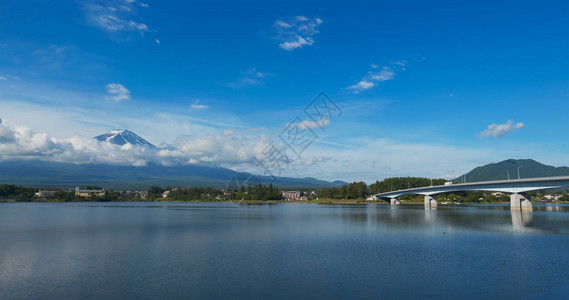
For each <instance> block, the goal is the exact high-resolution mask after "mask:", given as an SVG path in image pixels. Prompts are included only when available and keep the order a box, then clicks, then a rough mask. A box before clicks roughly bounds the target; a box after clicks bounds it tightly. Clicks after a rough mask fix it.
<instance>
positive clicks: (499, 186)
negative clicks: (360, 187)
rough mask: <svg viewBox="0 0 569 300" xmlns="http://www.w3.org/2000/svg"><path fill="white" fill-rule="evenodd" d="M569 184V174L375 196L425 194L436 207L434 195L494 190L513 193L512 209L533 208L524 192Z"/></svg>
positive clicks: (427, 201)
mask: <svg viewBox="0 0 569 300" xmlns="http://www.w3.org/2000/svg"><path fill="white" fill-rule="evenodd" d="M568 186H569V176H562V177H542V178H527V179H516V180H498V181H484V182H473V183H461V184H448V185H437V186H425V187H419V188H412V189H407V190H398V191H392V192H387V193H380V194H377V195H374V198H376V199H377V198H382V199H390V200H391V204H399V197H401V196H403V195H408V194H420V195H425V207H436V206H437V201H436V199H435V197H433V195H436V194H440V193H448V192H458V191H493V192H505V193H512V195H510V208H511V209H512V210H524V211H525V210H532V206H531V202H530V200H529V199H530V197H528V196H526V195H525V194H524V193H525V192H529V191H537V190H545V189H556V188H562V187H568Z"/></svg>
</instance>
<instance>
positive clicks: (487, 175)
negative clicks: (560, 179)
mask: <svg viewBox="0 0 569 300" xmlns="http://www.w3.org/2000/svg"><path fill="white" fill-rule="evenodd" d="M518 168H519V170H520V178H534V177H552V176H569V167H553V166H548V165H544V164H542V163H539V162H537V161H535V160H533V159H508V160H504V161H501V162H499V163H492V164H487V165H484V166H481V167H477V168H475V169H474V170H472V171H470V172H468V173H466V181H467V182H477V181H490V180H505V179H508V172H509V174H510V179H517V178H518ZM463 176H464V175H463ZM463 176H460V177H458V178H456V179H454V180H453V181H455V182H462V180H463Z"/></svg>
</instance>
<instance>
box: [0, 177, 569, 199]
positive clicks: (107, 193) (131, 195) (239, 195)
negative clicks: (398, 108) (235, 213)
mask: <svg viewBox="0 0 569 300" xmlns="http://www.w3.org/2000/svg"><path fill="white" fill-rule="evenodd" d="M445 182H446V180H445V179H428V178H421V177H393V178H386V179H384V180H382V181H376V182H375V183H372V184H370V185H367V184H366V183H365V182H353V183H349V184H346V185H343V186H341V187H327V188H319V189H312V188H307V187H304V188H297V189H292V190H291V189H283V188H279V187H277V186H274V185H273V184H268V185H263V184H260V183H259V184H256V185H247V186H243V185H242V186H240V187H239V188H234V189H216V188H212V187H188V188H181V187H178V188H173V187H164V188H162V187H158V186H151V187H150V188H149V189H148V190H145V191H115V190H105V189H104V188H103V187H100V186H84V187H81V188H75V189H64V188H56V187H47V188H38V187H24V186H17V185H13V184H0V201H2V202H132V201H204V202H206V201H207V202H216V201H249V202H256V201H270V202H277V201H308V202H316V203H364V202H365V203H369V202H378V203H382V202H385V201H382V200H378V201H369V200H367V199H369V196H370V195H374V194H379V193H383V192H389V191H394V190H402V189H408V188H415V187H422V186H429V185H442V184H444V183H445ZM529 194H530V196H531V197H532V199H535V200H540V201H547V200H550V201H552V202H558V203H561V202H569V191H565V192H561V191H557V192H551V193H548V192H545V191H538V192H533V193H529ZM437 199H438V200H439V201H441V202H449V203H499V202H507V201H509V197H508V195H507V194H501V193H491V192H482V191H468V192H453V193H442V194H438V195H437ZM400 200H401V201H402V202H403V203H415V202H417V203H421V202H422V201H423V196H422V195H404V196H402V197H401V198H400Z"/></svg>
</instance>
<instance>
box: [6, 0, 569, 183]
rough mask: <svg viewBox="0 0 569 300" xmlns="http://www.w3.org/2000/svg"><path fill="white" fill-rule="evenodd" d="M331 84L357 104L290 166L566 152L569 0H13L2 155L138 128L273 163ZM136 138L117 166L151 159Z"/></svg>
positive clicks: (355, 170) (405, 165)
mask: <svg viewBox="0 0 569 300" xmlns="http://www.w3.org/2000/svg"><path fill="white" fill-rule="evenodd" d="M320 92H325V93H326V94H327V95H328V96H330V98H331V99H333V101H334V102H336V103H337V104H338V105H339V106H340V107H341V109H342V111H343V114H342V116H341V117H339V118H334V119H332V120H329V122H328V123H326V124H325V126H324V129H325V130H322V129H321V128H318V127H317V128H313V129H314V132H315V133H316V134H317V135H318V138H317V139H316V141H315V142H314V143H312V144H311V145H310V146H309V147H308V148H307V149H306V151H305V152H303V153H302V155H301V157H294V159H293V161H292V162H291V163H290V165H289V166H288V167H287V168H286V170H283V172H282V174H280V175H282V176H302V177H304V176H313V177H318V178H324V179H341V180H348V181H354V180H364V181H367V182H372V181H375V180H376V179H381V178H384V177H390V176H407V175H417V176H429V177H441V176H442V177H447V178H452V177H453V176H458V175H460V174H462V173H464V172H467V171H469V170H470V169H471V168H473V167H475V166H478V165H481V164H484V163H489V162H496V161H501V160H503V159H508V158H534V159H536V160H539V161H541V162H544V163H548V164H552V165H556V166H561V165H567V162H568V155H567V153H568V151H567V150H568V149H569V142H568V137H569V134H568V132H567V112H568V108H569V3H567V2H566V1H539V2H538V1H498V2H496V1H431V2H426V1H351V2H350V3H349V4H346V3H343V4H342V3H336V2H332V3H331V1H309V2H307V1H298V2H291V1H283V2H278V1H258V2H257V1H244V2H234V1H171V2H168V3H165V2H164V1H139V0H134V1H133V0H128V1H127V0H115V1H108V0H102V1H33V2H31V1H11V0H9V1H3V2H2V3H0V118H2V121H3V122H2V126H3V127H5V128H3V129H2V130H4V131H5V132H8V133H6V134H15V136H16V138H14V139H9V140H10V143H11V144H9V142H4V145H0V150H1V151H3V152H4V153H3V154H2V153H0V158H1V159H4V160H6V159H22V158H39V159H45V160H60V161H61V160H65V161H73V162H76V163H87V162H97V161H101V159H102V158H101V157H102V154H101V153H103V152H101V151H103V150H101V149H98V148H97V147H98V146H97V145H95V146H92V147H91V146H89V147H86V146H85V145H84V144H82V143H90V142H88V141H87V142H86V138H91V137H93V136H95V135H98V134H100V133H102V132H105V131H106V130H109V129H114V128H128V129H130V130H132V131H134V132H135V133H137V134H139V135H141V136H142V137H144V138H146V139H147V140H149V141H150V142H152V143H154V144H156V145H162V147H163V148H165V149H170V150H168V151H169V152H167V151H166V150H165V152H163V153H161V154H160V155H159V156H160V157H168V158H172V157H176V160H174V161H170V160H169V161H167V162H164V161H161V162H163V163H203V164H213V165H221V166H224V167H229V168H232V169H235V170H243V171H253V172H256V173H262V170H259V166H258V165H257V164H256V163H255V160H254V158H255V157H256V156H258V155H259V153H260V152H262V149H264V145H266V144H267V143H270V141H272V140H274V141H276V142H279V138H278V135H279V133H280V132H281V131H282V130H283V129H284V128H285V126H287V125H288V124H289V123H290V122H292V121H293V119H295V117H297V116H301V117H303V116H304V115H303V112H302V110H303V109H304V108H305V107H306V105H308V103H310V102H311V101H312V99H314V97H316V96H317V95H318V94H319V93H320ZM304 117H305V116H304ZM1 133H2V132H1V131H0V135H1ZM16 133H17V134H16ZM0 137H1V136H0ZM1 140H2V139H1V138H0V141H1ZM5 140H6V141H7V140H8V139H5ZM93 147H94V148H97V149H95V150H93V151H92V153H91V152H89V151H87V150H81V151H79V152H81V155H78V154H76V153H74V151H78V150H77V149H92V148H93ZM279 147H281V149H282V150H283V151H286V145H283V144H279ZM62 149H65V150H62ZM104 149H105V150H104V151H110V150H109V149H107V148H104ZM130 150H132V149H118V150H117V151H119V152H120V155H116V156H115V157H116V159H115V160H113V161H112V162H113V163H122V164H125V163H126V164H131V163H133V162H135V163H134V164H143V163H144V161H145V160H146V159H147V157H146V156H137V158H136V159H128V158H125V157H128V155H129V154H128V151H130ZM121 151H122V152H121ZM53 153H65V155H64V156H61V155H60V156H57V155H54V154H53ZM289 154H290V153H289Z"/></svg>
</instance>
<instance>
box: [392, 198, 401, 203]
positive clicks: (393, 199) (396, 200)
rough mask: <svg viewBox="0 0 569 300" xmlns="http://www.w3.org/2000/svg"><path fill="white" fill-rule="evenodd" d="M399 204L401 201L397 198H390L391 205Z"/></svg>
mask: <svg viewBox="0 0 569 300" xmlns="http://www.w3.org/2000/svg"><path fill="white" fill-rule="evenodd" d="M399 204H401V202H399V198H397V197H395V198H391V205H399Z"/></svg>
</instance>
